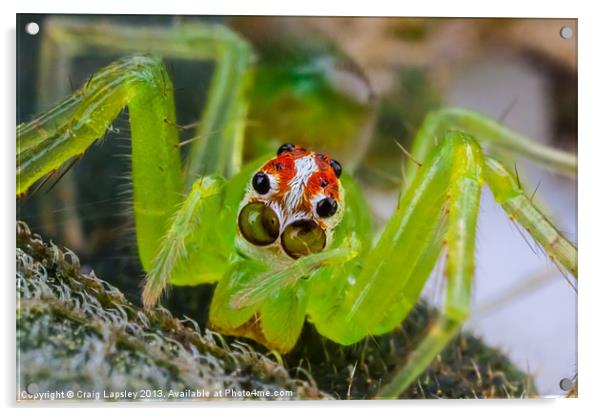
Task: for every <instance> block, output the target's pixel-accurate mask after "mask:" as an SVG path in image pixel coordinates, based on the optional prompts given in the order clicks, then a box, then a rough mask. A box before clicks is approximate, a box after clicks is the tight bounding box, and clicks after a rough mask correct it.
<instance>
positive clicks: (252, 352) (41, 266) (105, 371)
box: [17, 223, 532, 399]
mask: <svg viewBox="0 0 602 416" xmlns="http://www.w3.org/2000/svg"><path fill="white" fill-rule="evenodd" d="M17 289H18V305H17V307H18V308H17V348H18V352H17V361H18V363H17V364H18V366H17V368H18V390H17V391H18V392H19V393H20V392H23V391H29V392H30V393H34V392H35V391H38V392H44V391H67V390H73V391H78V390H80V391H101V392H102V391H123V390H128V391H140V390H144V389H150V390H161V391H162V394H164V395H166V394H167V393H168V392H169V391H174V392H185V391H187V390H190V391H197V390H198V391H202V390H205V391H207V392H210V393H212V392H215V391H225V390H226V389H232V390H236V391H241V390H247V391H252V390H254V389H257V390H258V391H266V390H269V391H275V390H279V391H281V390H287V391H291V392H292V397H289V398H293V399H324V398H331V397H332V398H354V399H361V398H369V397H372V396H374V394H375V393H376V391H377V390H378V388H379V386H381V385H382V383H383V382H386V381H387V380H388V378H389V377H390V375H391V374H392V371H393V370H394V369H395V368H396V367H397V366H398V365H400V364H401V363H403V361H404V357H405V356H406V355H407V353H408V352H409V351H410V350H411V348H412V346H414V345H415V344H416V342H417V340H419V339H420V337H421V335H422V333H423V332H424V330H425V328H426V327H428V324H429V322H430V320H431V318H432V317H433V315H434V311H433V310H432V309H430V308H428V307H426V306H424V305H422V304H421V305H418V306H417V307H416V309H415V310H414V311H413V312H412V314H411V316H410V317H409V318H408V319H407V320H406V321H405V322H404V324H403V325H402V326H401V327H400V328H399V329H398V330H396V331H394V332H392V333H390V334H387V335H385V336H381V337H376V338H370V339H367V340H365V341H363V342H360V343H358V344H356V345H354V346H350V347H342V346H340V345H338V344H335V343H333V342H331V341H328V340H326V339H325V338H323V337H321V336H320V335H319V334H317V333H316V331H315V330H314V329H313V327H312V326H311V325H309V324H307V325H306V328H305V329H304V331H303V335H302V337H301V340H300V341H299V343H298V346H297V347H296V348H295V350H294V351H293V352H292V353H291V354H289V355H287V356H285V357H283V358H282V359H280V358H279V357H276V358H270V357H269V355H270V354H269V352H268V351H266V350H265V349H264V348H263V347H262V346H259V345H256V344H254V343H252V342H250V341H247V340H242V341H243V342H241V340H236V339H233V338H230V337H226V338H224V337H221V336H220V335H219V334H216V333H213V332H210V331H207V330H204V329H201V327H202V326H203V325H204V322H201V323H200V325H199V324H197V322H195V321H192V320H190V319H184V318H182V319H177V318H175V317H174V316H172V314H171V313H170V312H169V311H167V310H166V309H154V310H152V311H145V310H143V309H141V308H140V307H138V306H135V305H134V304H132V303H131V302H129V301H128V300H127V299H126V298H125V296H124V295H123V294H122V293H121V292H120V291H119V290H118V289H117V288H116V287H114V286H112V285H110V284H108V283H106V282H105V281H103V280H101V279H99V278H97V277H96V276H95V275H94V273H93V272H92V273H89V274H84V273H82V271H81V270H80V266H79V260H78V258H77V256H75V254H74V253H72V252H70V251H69V250H67V249H64V250H62V249H60V248H59V247H57V246H56V245H54V244H52V243H49V244H47V243H45V242H43V241H42V239H41V238H40V237H39V236H37V235H34V234H32V233H31V232H30V231H29V229H28V227H27V226H26V225H25V224H23V223H19V224H18V226H17ZM190 312H194V311H190ZM192 316H195V315H192ZM530 384H531V383H530V378H529V377H528V376H527V375H525V374H523V373H522V372H520V371H519V370H517V369H516V368H515V367H514V366H513V365H512V364H511V363H510V362H509V361H508V359H507V358H506V357H505V356H503V355H502V354H500V353H499V352H497V351H496V350H494V349H491V348H488V347H487V346H485V345H484V344H483V343H482V342H481V341H480V340H479V339H477V338H475V337H474V336H472V335H469V334H461V335H459V336H458V337H457V338H456V339H455V340H454V341H453V342H452V343H451V344H450V345H449V346H448V348H447V349H446V350H445V351H444V352H443V353H442V354H441V355H440V357H438V359H437V360H436V361H435V362H434V363H433V364H432V365H431V367H430V368H429V369H428V371H427V372H425V374H423V376H422V377H421V378H420V380H419V381H418V382H417V383H415V384H414V385H413V386H412V387H410V388H409V389H408V390H407V391H406V392H405V393H404V394H403V396H402V397H404V398H410V397H411V398H415V397H417V398H434V397H447V398H455V397H523V396H525V395H527V394H530V393H532V391H531V390H530V389H529V385H530ZM32 390H33V391H32ZM250 398H256V397H250ZM101 399H102V397H101Z"/></svg>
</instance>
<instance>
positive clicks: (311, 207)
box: [238, 144, 343, 259]
mask: <svg viewBox="0 0 602 416" xmlns="http://www.w3.org/2000/svg"><path fill="white" fill-rule="evenodd" d="M340 175H341V165H340V164H339V163H338V162H337V161H336V160H334V159H330V158H329V157H328V156H326V155H323V154H320V153H314V152H310V151H308V150H306V149H305V148H303V147H300V146H294V145H292V144H285V145H283V146H281V147H280V149H278V155H277V156H276V157H275V158H274V159H272V160H270V161H269V162H268V163H266V164H265V165H264V166H263V167H262V168H261V169H259V170H258V171H257V172H256V173H255V175H253V178H252V179H251V181H250V183H249V186H248V188H247V192H246V194H245V197H244V199H243V201H242V203H241V206H240V211H239V214H238V230H239V232H240V234H241V235H242V237H243V238H244V239H245V240H246V241H247V242H249V243H251V244H252V245H253V246H257V247H262V248H263V247H265V248H267V249H268V250H270V251H271V252H273V253H274V254H277V255H278V254H282V252H284V253H286V255H288V256H289V257H292V258H293V259H296V258H299V257H301V256H305V255H308V254H311V253H317V252H320V251H322V250H323V249H324V248H326V247H327V246H328V244H329V243H330V240H331V238H332V231H333V229H334V228H335V227H336V226H337V224H338V223H339V222H340V221H341V217H342V213H343V207H342V204H343V188H342V186H341V183H340V182H339V176H340Z"/></svg>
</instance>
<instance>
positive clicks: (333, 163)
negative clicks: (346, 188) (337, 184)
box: [330, 159, 343, 178]
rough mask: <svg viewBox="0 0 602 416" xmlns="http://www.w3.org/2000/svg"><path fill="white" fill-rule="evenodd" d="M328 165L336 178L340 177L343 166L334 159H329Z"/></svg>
mask: <svg viewBox="0 0 602 416" xmlns="http://www.w3.org/2000/svg"><path fill="white" fill-rule="evenodd" d="M330 167H331V168H332V170H334V174H335V175H336V176H337V178H340V177H341V173H343V167H342V166H341V164H340V163H339V162H337V161H336V160H334V159H330Z"/></svg>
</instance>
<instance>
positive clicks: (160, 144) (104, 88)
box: [17, 56, 183, 268]
mask: <svg viewBox="0 0 602 416" xmlns="http://www.w3.org/2000/svg"><path fill="white" fill-rule="evenodd" d="M125 106H127V107H128V109H129V115H130V125H131V130H132V173H133V175H132V181H133V190H134V212H135V219H136V239H137V244H138V252H139V255H140V259H141V261H142V264H143V265H144V267H145V268H148V267H150V264H151V261H152V259H153V258H154V256H155V254H156V253H157V249H158V242H159V241H161V239H162V237H163V235H164V233H165V231H166V229H167V224H168V221H169V219H170V217H171V215H172V214H173V210H174V208H175V207H176V206H177V204H178V203H179V202H180V200H181V196H180V195H181V192H182V189H183V177H182V173H181V166H180V153H179V147H178V143H179V138H178V132H177V129H176V127H175V126H174V124H173V123H172V122H170V121H171V120H174V119H175V113H174V102H173V91H172V86H171V82H170V80H169V77H168V75H167V73H166V71H165V67H164V66H163V64H162V62H161V60H160V59H158V58H155V57H150V56H135V57H131V58H125V59H121V60H119V61H117V62H115V63H113V64H111V65H109V66H107V67H105V68H104V69H102V70H101V71H99V72H97V73H96V74H95V75H94V76H93V77H92V78H91V79H90V80H89V81H88V82H87V83H86V85H84V87H82V89H80V90H79V91H77V92H76V93H74V94H73V96H71V97H69V98H67V99H66V100H64V101H63V102H61V103H60V104H58V105H57V106H56V107H54V108H53V109H51V110H50V111H49V112H48V113H47V114H46V115H45V116H44V117H41V118H39V119H34V120H33V121H31V122H29V123H27V124H22V125H20V126H18V127H17V194H23V193H25V192H26V191H27V189H28V188H29V187H30V186H31V185H32V184H33V183H34V182H35V181H37V180H39V179H40V178H42V177H43V176H45V175H47V174H49V173H51V172H53V171H56V170H57V169H58V168H59V167H60V166H61V165H62V164H63V163H65V162H66V161H68V160H69V159H71V158H73V157H81V156H82V155H83V154H84V152H85V151H86V149H87V148H88V147H90V146H91V145H92V144H93V143H94V142H95V141H96V140H98V139H100V138H102V137H103V135H104V133H105V131H106V130H107V128H109V127H110V125H111V123H112V121H113V120H114V119H115V117H117V115H118V114H119V112H120V111H121V110H122V109H123V108H124V107H125Z"/></svg>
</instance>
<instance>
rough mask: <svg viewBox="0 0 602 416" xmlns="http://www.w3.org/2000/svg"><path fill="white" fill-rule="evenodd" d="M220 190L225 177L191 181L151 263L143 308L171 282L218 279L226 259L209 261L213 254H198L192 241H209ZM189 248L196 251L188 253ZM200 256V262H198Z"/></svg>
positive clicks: (197, 281)
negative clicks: (185, 195)
mask: <svg viewBox="0 0 602 416" xmlns="http://www.w3.org/2000/svg"><path fill="white" fill-rule="evenodd" d="M223 190H224V180H223V179H222V178H221V177H220V176H208V177H203V178H201V179H199V180H197V181H196V182H195V183H194V184H193V186H192V190H191V191H190V193H189V194H188V196H187V197H186V198H185V199H184V201H183V202H182V204H181V205H180V206H179V207H178V209H177V211H176V212H175V214H174V215H173V218H172V219H171V221H170V223H169V227H168V228H167V232H166V234H165V236H164V237H163V238H162V240H161V242H160V245H159V250H158V251H157V255H156V256H155V258H154V259H153V261H152V263H151V267H150V269H149V272H148V275H147V277H146V281H145V284H144V290H143V292H142V299H143V303H144V306H145V307H151V306H153V305H154V304H155V303H157V301H158V300H159V297H160V296H161V293H162V292H163V290H164V289H165V287H166V286H167V284H168V283H169V282H170V281H171V282H172V283H176V284H189V285H190V284H198V283H201V282H207V281H211V280H217V279H218V278H219V276H220V275H221V271H222V269H223V268H224V267H223V264H225V263H226V262H225V261H223V262H220V261H219V260H218V261H212V258H213V257H214V256H212V255H211V253H209V252H208V251H209V249H207V250H203V253H201V255H199V253H197V252H195V251H196V250H195V247H196V245H195V244H194V242H203V241H209V238H208V236H209V235H211V234H213V235H215V234H216V231H217V230H216V229H215V221H208V220H209V219H211V218H215V217H217V214H218V213H219V211H220V207H221V196H222V195H223ZM216 240H217V239H215V238H214V239H213V241H214V246H217V247H221V245H219V244H215V242H216ZM213 248H214V250H215V249H216V247H213ZM191 250H195V251H193V252H192V253H190V251H191ZM199 259H201V260H202V261H201V262H200V264H197V263H198V260H199ZM220 263H221V264H220Z"/></svg>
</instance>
